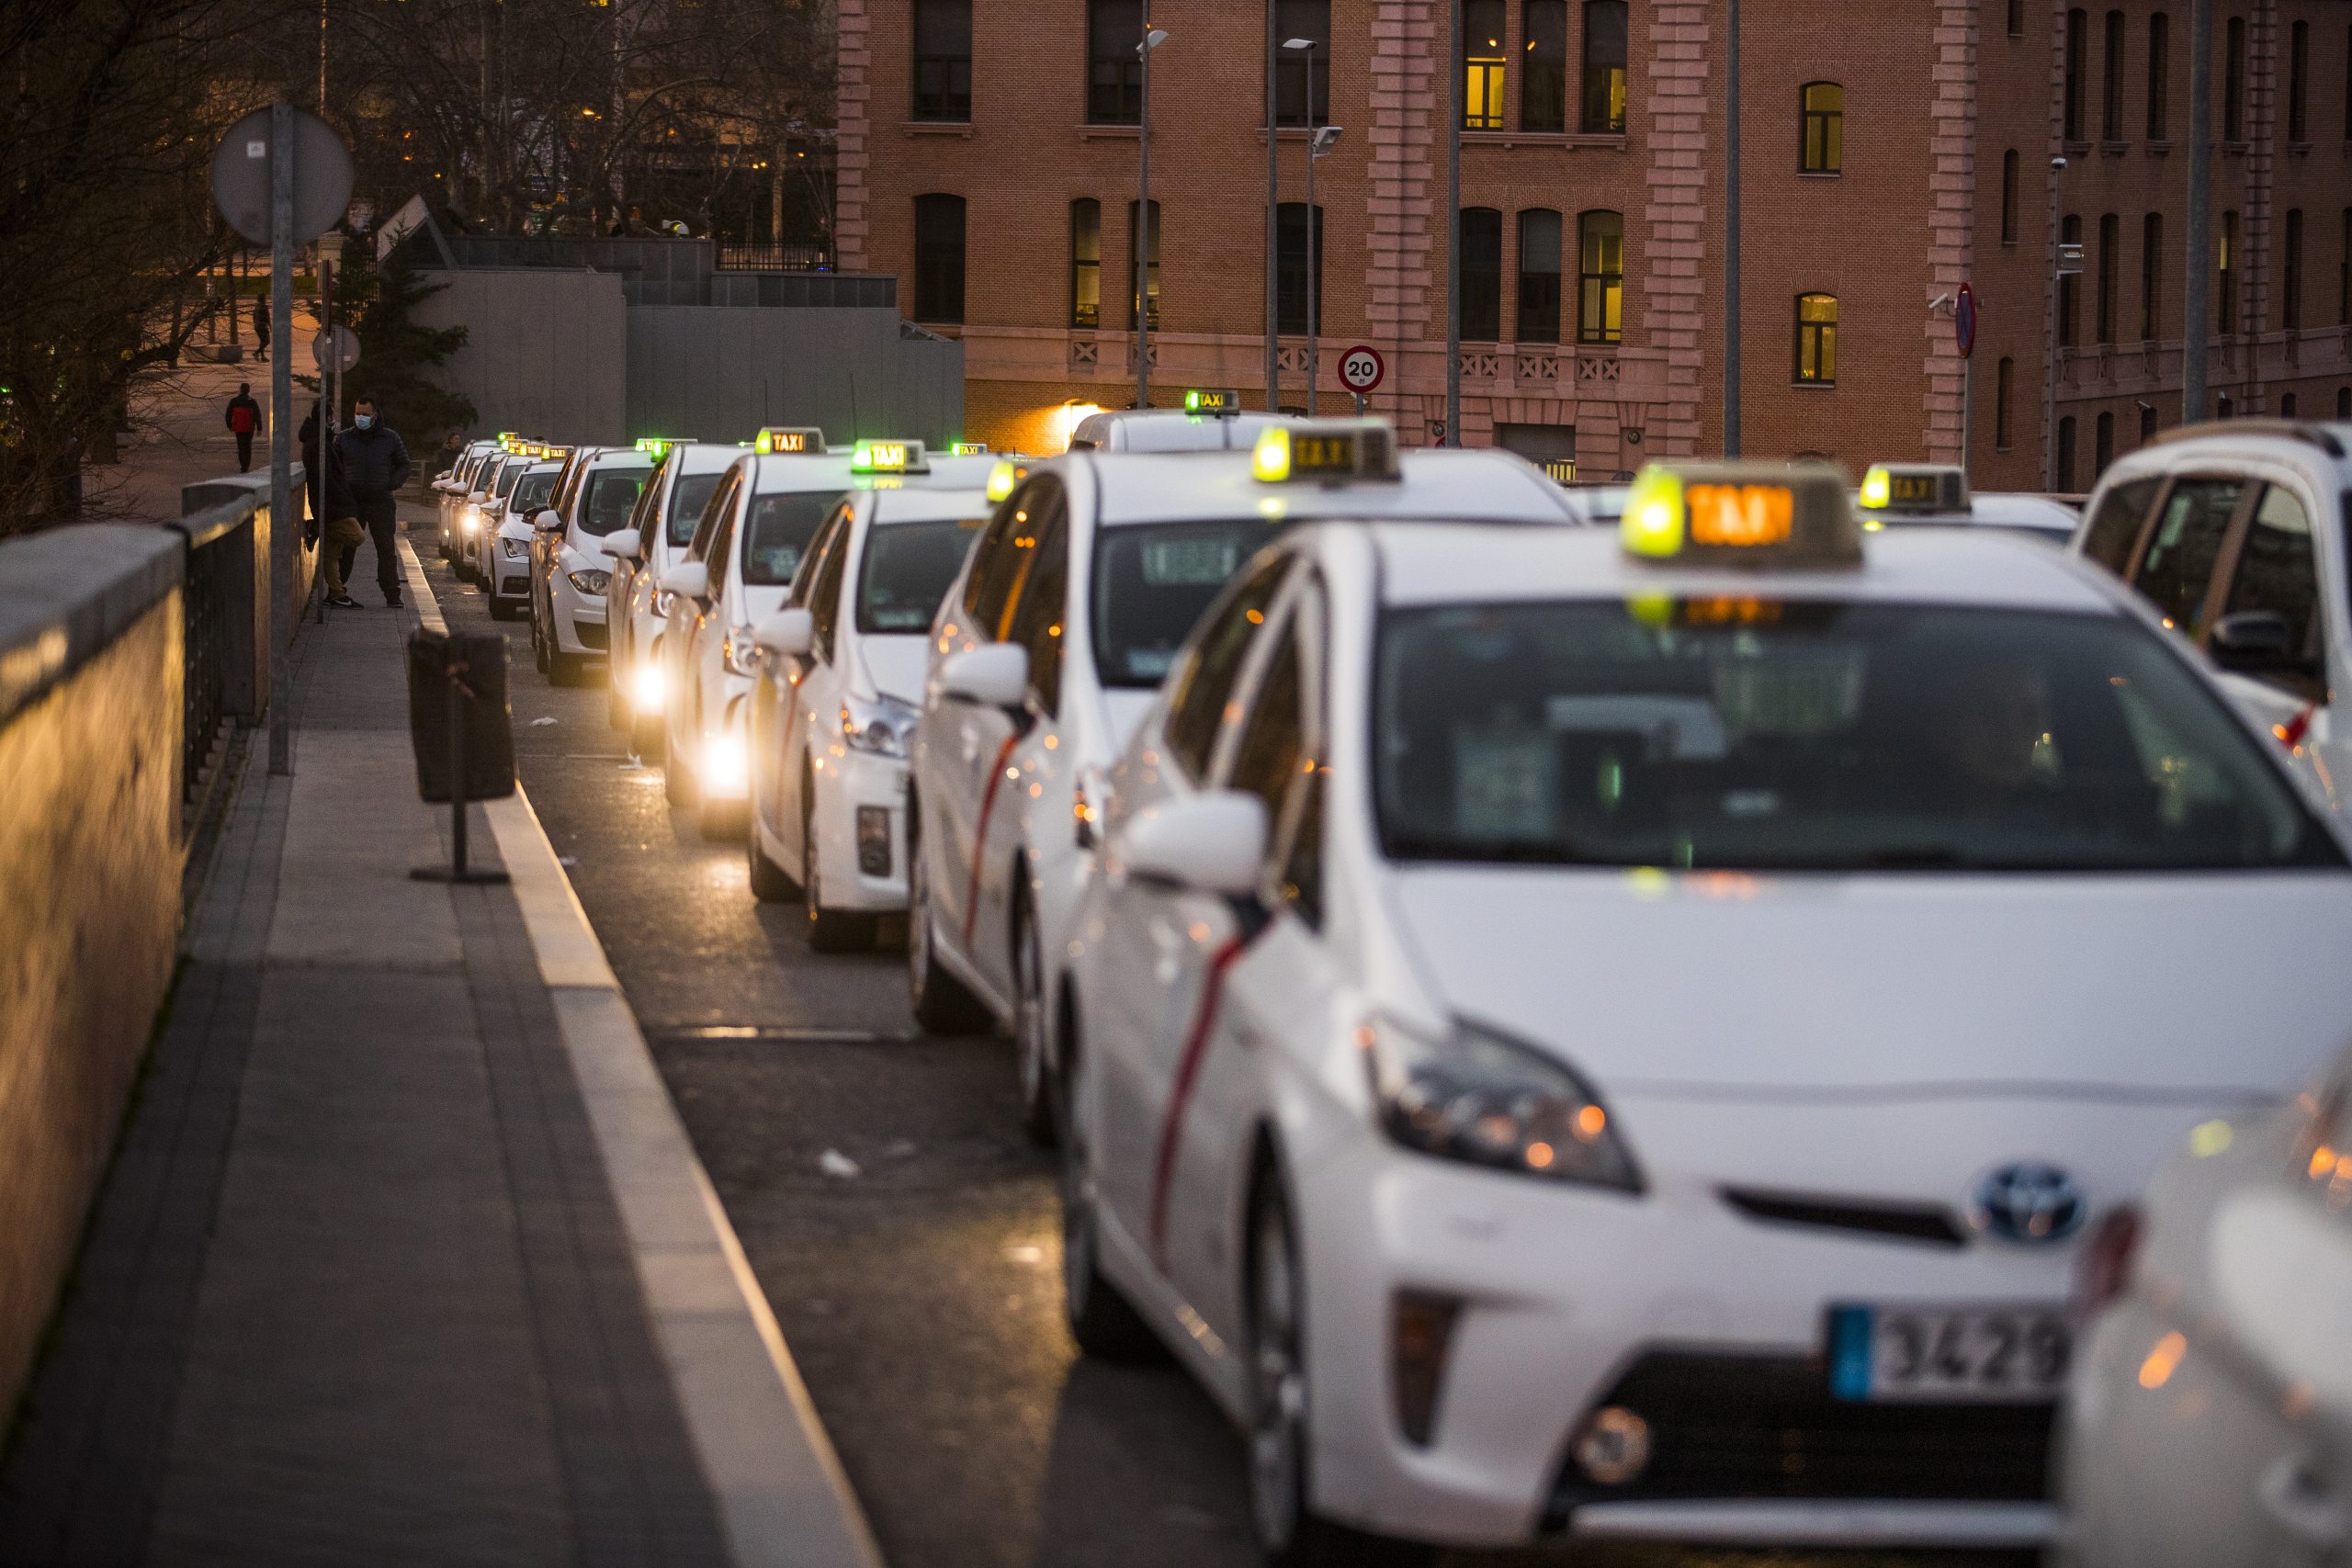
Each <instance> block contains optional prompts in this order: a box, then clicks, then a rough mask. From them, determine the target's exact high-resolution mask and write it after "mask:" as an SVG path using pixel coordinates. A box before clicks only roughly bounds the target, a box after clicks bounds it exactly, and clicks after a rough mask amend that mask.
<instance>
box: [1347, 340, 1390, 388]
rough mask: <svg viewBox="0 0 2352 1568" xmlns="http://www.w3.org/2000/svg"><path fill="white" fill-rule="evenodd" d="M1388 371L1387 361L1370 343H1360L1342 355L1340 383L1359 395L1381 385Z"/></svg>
mask: <svg viewBox="0 0 2352 1568" xmlns="http://www.w3.org/2000/svg"><path fill="white" fill-rule="evenodd" d="M1387 371H1388V363H1387V361H1385V360H1384V359H1382V358H1381V357H1380V350H1378V349H1376V348H1374V347H1373V346H1372V345H1371V344H1362V343H1360V344H1356V345H1355V346H1354V347H1353V348H1351V349H1350V350H1348V351H1347V352H1346V353H1345V354H1342V355H1340V386H1342V387H1345V388H1346V389H1348V390H1349V391H1351V392H1353V393H1355V394H1356V395H1357V396H1358V397H1362V396H1363V394H1364V393H1366V392H1369V391H1371V390H1372V389H1374V387H1377V386H1379V385H1380V378H1381V377H1383V376H1384V375H1385V374H1387Z"/></svg>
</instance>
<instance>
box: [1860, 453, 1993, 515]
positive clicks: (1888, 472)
mask: <svg viewBox="0 0 2352 1568" xmlns="http://www.w3.org/2000/svg"><path fill="white" fill-rule="evenodd" d="M1858 499H1860V502H1861V504H1862V506H1863V509H1864V510H1866V511H1870V512H1916V513H1939V512H1941V513H1951V512H1966V511H1967V510H1968V505H1969V502H1968V475H1967V473H1966V472H1965V471H1964V470H1962V468H1960V467H1959V466H1958V465H1957V464H1952V463H1873V464H1871V467H1870V469H1869V471H1868V472H1866V473H1864V474H1863V475H1862V488H1861V491H1860V496H1859V498H1858Z"/></svg>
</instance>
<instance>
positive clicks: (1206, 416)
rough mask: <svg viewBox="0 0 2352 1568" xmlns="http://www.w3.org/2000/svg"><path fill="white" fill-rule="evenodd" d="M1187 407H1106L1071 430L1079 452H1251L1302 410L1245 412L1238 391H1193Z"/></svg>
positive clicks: (1188, 395)
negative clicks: (1268, 429)
mask: <svg viewBox="0 0 2352 1568" xmlns="http://www.w3.org/2000/svg"><path fill="white" fill-rule="evenodd" d="M1184 401H1185V404H1186V406H1185V407H1183V408H1181V409H1104V410H1101V411H1099V412H1094V413H1091V414H1088V415H1087V416H1086V417H1085V418H1084V419H1081V420H1080V421H1079V422H1078V423H1077V424H1076V425H1075V426H1073V427H1072V428H1071V430H1070V433H1069V449H1070V450H1071V451H1073V452H1247V451H1249V450H1250V447H1251V446H1253V445H1255V444H1256V442H1257V439H1258V436H1259V435H1260V434H1261V432H1263V431H1264V430H1265V428H1266V427H1267V426H1268V425H1272V424H1290V423H1296V421H1297V417H1298V416H1297V415H1295V414H1286V413H1270V412H1266V411H1265V410H1263V409H1261V410H1259V411H1258V412H1254V413H1251V412H1243V410H1242V407H1241V394H1240V393H1238V392H1229V391H1228V392H1204V391H1199V390H1194V391H1188V392H1186V393H1185V394H1184Z"/></svg>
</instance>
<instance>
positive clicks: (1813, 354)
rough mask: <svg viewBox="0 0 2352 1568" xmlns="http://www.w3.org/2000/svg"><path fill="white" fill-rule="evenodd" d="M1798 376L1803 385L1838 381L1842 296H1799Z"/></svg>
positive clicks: (1819, 385) (1831, 383)
mask: <svg viewBox="0 0 2352 1568" xmlns="http://www.w3.org/2000/svg"><path fill="white" fill-rule="evenodd" d="M1797 380H1798V382H1799V383H1800V384H1801V385H1805V386H1815V387H1833V386H1836V385H1837V383H1838V296H1836V295H1835V294H1800V295H1798V296H1797Z"/></svg>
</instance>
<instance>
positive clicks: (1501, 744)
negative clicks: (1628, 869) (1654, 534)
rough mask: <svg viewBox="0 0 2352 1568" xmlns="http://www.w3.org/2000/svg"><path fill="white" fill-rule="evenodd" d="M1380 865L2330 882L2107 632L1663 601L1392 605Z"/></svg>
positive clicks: (2332, 851)
mask: <svg viewBox="0 0 2352 1568" xmlns="http://www.w3.org/2000/svg"><path fill="white" fill-rule="evenodd" d="M1377 679H1378V694H1377V699H1376V700H1377V704H1378V706H1377V709H1376V717H1375V728H1376V735H1375V739H1374V745H1375V746H1376V748H1377V750H1376V751H1375V756H1376V758H1377V792H1378V796H1379V812H1380V825H1381V834H1382V839H1383V841H1384V843H1385V846H1386V848H1387V851H1388V852H1389V853H1390V854H1391V855H1392V856H1394V857H1396V858H1398V859H1404V860H1442V861H1483V862H1532V863H1555V864H1577V865H1606V866H1658V867H1692V868H1701V869H1722V870H1756V871H1867V870H1890V871H1946V870H1951V871H2007V872H2054V871H2173V870H2225V869H2255V868H2264V867H2278V866H2310V865H2342V864H2343V863H2344V861H2343V856H2342V854H2341V852H2339V851H2338V850H2337V849H2336V848H2335V844H2334V842H2333V840H2330V839H2329V838H2328V837H2327V835H2326V833H2325V831H2324V829H2322V828H2321V827H2320V826H2319V825H2318V824H2317V822H2315V821H2314V820H2313V818H2312V815H2311V814H2310V812H2309V811H2307V810H2306V809H2305V808H2304V807H2303V806H2302V804H2301V802H2300V801H2299V800H2298V799H2297V798H2296V796H2295V795H2294V794H2293V793H2292V790H2291V787H2290V784H2288V782H2287V781H2286V779H2285V778H2284V777H2283V776H2282V775H2281V774H2280V773H2279V772H2278V770H2277V769H2276V768H2274V767H2272V766H2271V765H2270V763H2269V761H2267V759H2266V758H2264V757H2263V756H2262V755H2261V754H2260V751H2259V750H2258V744H2259V743H2258V741H2257V740H2256V738H2255V737H2254V736H2252V735H2250V734H2249V733H2248V732H2247V731H2246V730H2245V728H2244V727H2243V726H2242V725H2240V724H2239V723H2238V722H2237V721H2236V720H2235V719H2233V717H2232V716H2230V714H2229V713H2228V712H2227V711H2226V710H2225V709H2224V708H2223V707H2222V703H2221V700H2220V699H2219V698H2218V697H2216V696H2215V695H2214V694H2212V693H2211V691H2209V690H2208V689H2207V688H2206V687H2205V686H2204V685H2203V684H2202V683H2201V682H2199V681H2198V680H2197V679H2196V677H2195V676H2194V675H2192V674H2191V673H2190V672H2189V671H2188V669H2187V668H2186V667H2185V666H2183V665H2182V663H2181V662H2180V660H2178V658H2177V656H2176V655H2174V654H2173V653H2172V652H2171V651H2170V650H2169V649H2165V647H2164V646H2163V645H2162V644H2161V642H2160V641H2159V640H2158V639H2157V637H2155V636H2154V634H2152V633H2150V632H2148V631H2146V630H2145V629H2144V628H2143V627H2141V626H2138V625H2136V624H2135V623H2133V622H2131V621H2129V620H2126V619H2124V618H2122V617H2120V616H2099V615H2070V614H2057V613H2050V612H2040V611H2029V610H2007V609H1989V608H1980V607H1956V606H1955V607H1946V606H1922V605H1907V604H1836V603H1803V602H1781V601H1774V600H1762V599H1747V598H1735V599H1691V600H1677V599H1672V598H1668V597H1664V596H1660V597H1657V598H1650V599H1639V600H1634V601H1632V602H1628V603H1622V604H1621V603H1618V602H1614V601H1608V602H1602V601H1583V602H1551V603H1532V604H1493V605H1477V606H1467V605H1450V606H1443V607H1436V608H1429V609H1411V610H1402V611H1397V612H1392V613H1391V614H1390V615H1387V616H1386V617H1385V623H1384V626H1383V628H1382V631H1381V635H1380V651H1379V667H1378V674H1377Z"/></svg>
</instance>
